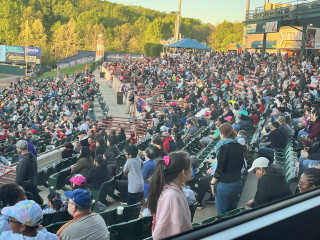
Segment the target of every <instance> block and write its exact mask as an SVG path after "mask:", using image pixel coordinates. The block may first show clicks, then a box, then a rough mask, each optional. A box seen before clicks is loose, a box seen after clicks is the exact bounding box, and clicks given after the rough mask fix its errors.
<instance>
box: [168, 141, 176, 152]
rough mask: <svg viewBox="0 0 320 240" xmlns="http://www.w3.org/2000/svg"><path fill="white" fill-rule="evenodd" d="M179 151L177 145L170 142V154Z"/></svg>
mask: <svg viewBox="0 0 320 240" xmlns="http://www.w3.org/2000/svg"><path fill="white" fill-rule="evenodd" d="M177 149H178V147H177V143H176V142H175V141H169V151H168V153H170V152H174V151H176V150H177Z"/></svg>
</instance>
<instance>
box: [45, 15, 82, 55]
mask: <svg viewBox="0 0 320 240" xmlns="http://www.w3.org/2000/svg"><path fill="white" fill-rule="evenodd" d="M78 46H79V44H78V36H77V33H76V24H75V21H74V19H73V18H71V19H70V21H69V22H68V23H67V24H63V25H62V26H61V27H60V28H58V29H56V30H55V32H54V39H53V42H52V48H51V51H52V52H53V53H54V59H56V60H60V59H62V58H66V57H69V56H71V55H73V54H76V53H77V50H78Z"/></svg>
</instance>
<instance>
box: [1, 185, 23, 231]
mask: <svg viewBox="0 0 320 240" xmlns="http://www.w3.org/2000/svg"><path fill="white" fill-rule="evenodd" d="M26 199H27V197H26V193H25V191H24V189H23V188H22V187H21V186H19V185H18V184H15V183H8V184H5V185H2V186H1V187H0V209H2V208H4V207H8V206H13V205H15V204H16V203H18V202H20V201H23V200H26ZM7 219H8V216H6V215H0V234H1V233H2V232H4V231H10V229H11V228H10V224H9V223H8V221H6V220H7Z"/></svg>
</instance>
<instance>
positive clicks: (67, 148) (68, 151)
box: [61, 142, 77, 158]
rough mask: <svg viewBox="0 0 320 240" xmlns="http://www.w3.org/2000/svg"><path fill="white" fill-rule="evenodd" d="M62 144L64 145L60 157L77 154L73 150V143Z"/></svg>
mask: <svg viewBox="0 0 320 240" xmlns="http://www.w3.org/2000/svg"><path fill="white" fill-rule="evenodd" d="M63 146H64V147H65V149H64V150H63V151H62V153H61V157H62V158H70V157H72V156H73V155H74V154H77V152H76V151H74V150H73V144H72V143H70V142H66V143H64V144H63Z"/></svg>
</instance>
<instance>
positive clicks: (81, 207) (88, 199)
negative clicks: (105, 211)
mask: <svg viewBox="0 0 320 240" xmlns="http://www.w3.org/2000/svg"><path fill="white" fill-rule="evenodd" d="M64 195H65V196H66V197H67V198H68V212H69V214H70V215H71V216H73V220H71V221H69V222H67V223H66V224H64V225H63V226H62V227H61V228H60V229H59V230H58V232H57V236H58V237H59V238H60V239H86V240H105V239H109V232H108V229H107V226H106V224H105V221H104V220H103V218H102V217H101V216H100V215H99V214H96V213H92V212H91V203H92V195H91V192H90V191H89V190H87V189H77V190H74V191H67V192H65V193H64Z"/></svg>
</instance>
